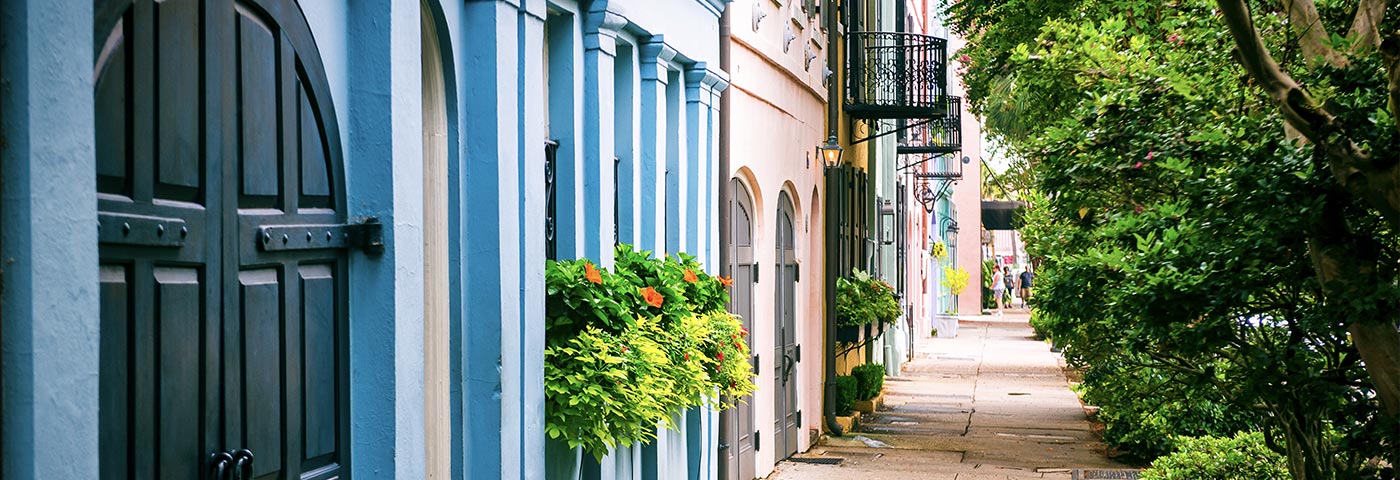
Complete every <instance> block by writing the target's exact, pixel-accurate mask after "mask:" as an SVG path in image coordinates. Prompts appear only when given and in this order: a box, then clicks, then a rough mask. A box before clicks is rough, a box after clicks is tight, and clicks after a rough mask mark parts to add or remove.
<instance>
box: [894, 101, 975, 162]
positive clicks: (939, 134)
mask: <svg viewBox="0 0 1400 480" xmlns="http://www.w3.org/2000/svg"><path fill="white" fill-rule="evenodd" d="M944 98H946V99H947V102H948V107H947V112H948V114H947V116H945V117H943V118H935V119H931V120H918V122H924V123H919V124H916V125H915V126H913V127H910V128H909V131H908V132H907V133H906V134H905V135H904V138H905V141H904V142H902V143H901V144H900V145H899V150H898V151H899V154H900V155H908V154H933V155H941V154H945V153H955V152H958V151H961V150H962V99H961V98H958V97H944Z"/></svg>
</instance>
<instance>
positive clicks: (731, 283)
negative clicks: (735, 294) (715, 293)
mask: <svg viewBox="0 0 1400 480" xmlns="http://www.w3.org/2000/svg"><path fill="white" fill-rule="evenodd" d="M718 278H719V284H720V285H724V286H726V287H732V286H734V279H732V278H729V277H718Z"/></svg>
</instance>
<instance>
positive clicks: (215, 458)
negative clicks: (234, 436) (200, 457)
mask: <svg viewBox="0 0 1400 480" xmlns="http://www.w3.org/2000/svg"><path fill="white" fill-rule="evenodd" d="M230 463H233V455H229V453H228V452H216V453H213V454H211V455H209V470H210V473H212V474H213V475H212V476H211V477H210V478H211V479H212V480H225V479H224V477H225V476H226V475H228V467H229V464H230Z"/></svg>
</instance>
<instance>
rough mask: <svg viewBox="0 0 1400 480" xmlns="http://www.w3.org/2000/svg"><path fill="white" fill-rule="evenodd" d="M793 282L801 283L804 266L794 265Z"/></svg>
mask: <svg viewBox="0 0 1400 480" xmlns="http://www.w3.org/2000/svg"><path fill="white" fill-rule="evenodd" d="M792 281H794V282H800V281H802V264H800V263H794V264H793V265H792Z"/></svg>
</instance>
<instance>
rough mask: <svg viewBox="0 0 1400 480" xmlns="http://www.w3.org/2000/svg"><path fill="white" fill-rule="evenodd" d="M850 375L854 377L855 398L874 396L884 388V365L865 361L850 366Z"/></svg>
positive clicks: (870, 397)
mask: <svg viewBox="0 0 1400 480" xmlns="http://www.w3.org/2000/svg"><path fill="white" fill-rule="evenodd" d="M851 377H854V378H855V379H856V392H855V398H856V400H861V401H866V400H870V399H872V398H875V397H877V396H879V395H880V391H881V390H883V389H884V388H885V366H884V365H881V364H878V363H867V364H865V365H860V366H857V367H854V368H852V369H851Z"/></svg>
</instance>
